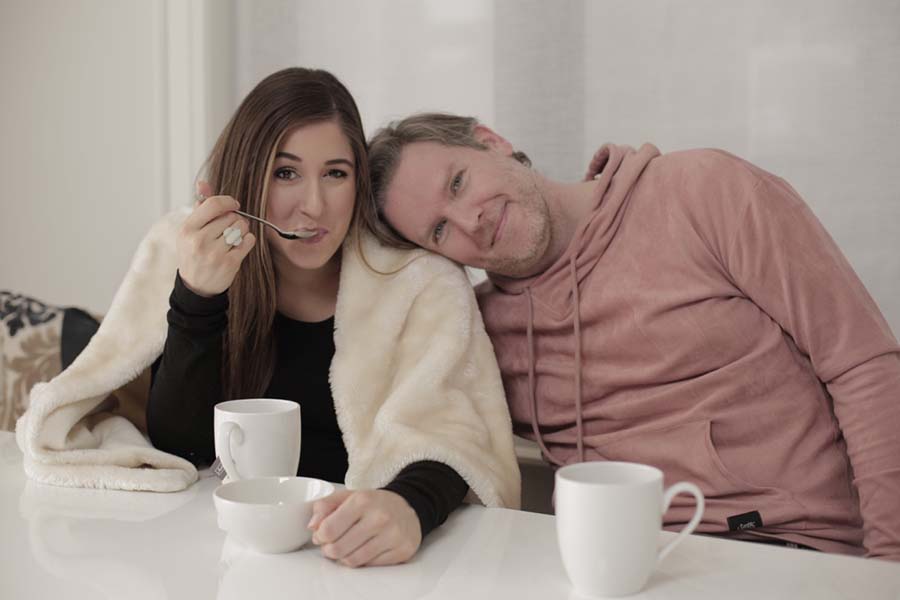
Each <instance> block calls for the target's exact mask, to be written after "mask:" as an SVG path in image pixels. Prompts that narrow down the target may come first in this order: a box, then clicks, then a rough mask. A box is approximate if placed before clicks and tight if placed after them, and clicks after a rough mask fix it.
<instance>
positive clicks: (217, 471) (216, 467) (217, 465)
mask: <svg viewBox="0 0 900 600" xmlns="http://www.w3.org/2000/svg"><path fill="white" fill-rule="evenodd" d="M209 469H210V470H211V471H212V473H213V475H215V476H216V477H218V478H219V479H220V480H223V481H224V480H225V478H226V477H228V473H226V472H225V466H224V465H223V464H222V461H221V460H219V457H218V456H217V457H216V460H214V461H213V464H212V465H210V467H209Z"/></svg>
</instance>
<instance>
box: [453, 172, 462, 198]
mask: <svg viewBox="0 0 900 600" xmlns="http://www.w3.org/2000/svg"><path fill="white" fill-rule="evenodd" d="M462 179H463V172H462V171H460V172H459V173H457V174H456V175H454V176H453V179H452V180H451V181H450V192H451V193H453V194H455V193H456V192H458V191H459V188H460V187H461V186H462Z"/></svg>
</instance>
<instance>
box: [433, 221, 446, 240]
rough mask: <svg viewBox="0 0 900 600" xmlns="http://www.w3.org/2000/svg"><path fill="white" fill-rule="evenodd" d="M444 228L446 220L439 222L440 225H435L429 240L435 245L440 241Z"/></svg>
mask: <svg viewBox="0 0 900 600" xmlns="http://www.w3.org/2000/svg"><path fill="white" fill-rule="evenodd" d="M446 226H447V221H446V220H444V221H441V222H440V223H438V224H437V225H435V227H434V231H433V232H432V234H431V240H432V241H433V242H434V243H435V244H437V243H438V242H440V241H441V236H443V235H444V227H446Z"/></svg>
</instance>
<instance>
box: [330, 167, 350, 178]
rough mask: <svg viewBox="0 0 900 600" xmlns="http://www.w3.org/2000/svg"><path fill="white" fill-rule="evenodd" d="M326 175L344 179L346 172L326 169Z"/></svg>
mask: <svg viewBox="0 0 900 600" xmlns="http://www.w3.org/2000/svg"><path fill="white" fill-rule="evenodd" d="M327 176H328V177H334V178H335V179H346V178H347V172H346V171H342V170H340V169H331V170H330V171H328V173H327Z"/></svg>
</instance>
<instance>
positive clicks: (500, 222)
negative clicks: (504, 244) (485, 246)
mask: <svg viewBox="0 0 900 600" xmlns="http://www.w3.org/2000/svg"><path fill="white" fill-rule="evenodd" d="M508 205H509V203H508V202H504V203H503V206H502V207H501V208H500V216H499V217H497V227H496V229H494V236H493V237H492V238H491V247H493V246H494V244H496V243H497V240H499V239H500V235H501V233H502V232H503V225H504V224H505V223H506V207H507V206H508Z"/></svg>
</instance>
